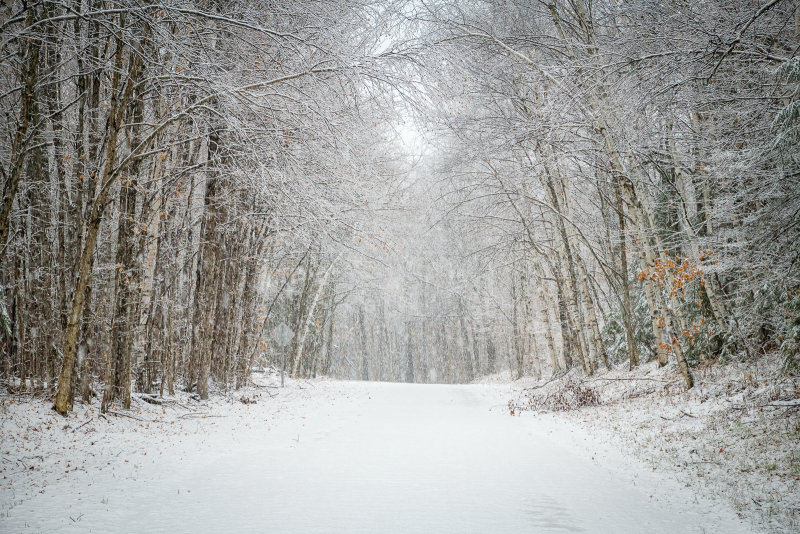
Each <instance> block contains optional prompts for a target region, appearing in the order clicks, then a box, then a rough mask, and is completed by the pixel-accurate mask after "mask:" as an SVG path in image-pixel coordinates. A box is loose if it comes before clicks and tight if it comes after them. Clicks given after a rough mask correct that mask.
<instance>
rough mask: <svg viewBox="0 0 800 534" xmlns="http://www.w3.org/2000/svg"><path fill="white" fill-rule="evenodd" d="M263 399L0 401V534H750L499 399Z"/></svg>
mask: <svg viewBox="0 0 800 534" xmlns="http://www.w3.org/2000/svg"><path fill="white" fill-rule="evenodd" d="M259 381H260V383H261V384H262V386H261V387H257V388H250V389H249V390H248V391H245V392H237V393H235V394H234V393H230V394H228V395H220V396H217V397H214V398H212V400H210V401H208V402H198V401H193V400H191V399H190V398H189V397H188V395H186V394H180V395H178V396H177V397H170V398H168V399H169V400H171V401H172V402H171V403H170V404H168V405H165V406H153V405H150V404H146V403H143V402H141V401H139V402H136V403H135V405H134V409H133V410H131V412H129V415H130V416H132V417H135V418H136V419H132V418H131V417H125V416H110V417H108V419H103V418H99V417H98V414H97V412H96V411H94V412H92V411H91V410H90V409H89V408H84V407H79V408H77V409H76V412H75V414H74V415H73V416H71V417H70V418H68V419H66V420H65V419H63V418H61V417H60V416H57V415H56V414H55V413H53V412H51V411H50V410H49V405H48V404H47V403H46V402H42V400H32V399H24V398H18V397H8V396H6V397H3V398H2V407H0V414H1V415H0V417H1V419H0V421H1V422H2V431H1V432H2V433H1V434H0V438H2V451H0V452H2V454H0V457H2V458H3V461H2V465H1V466H0V468H2V469H3V471H2V475H3V477H4V478H3V480H2V486H0V512H2V517H0V531H1V532H113V531H126V532H143V531H147V532H170V533H172V532H189V531H193V532H234V531H235V532H618V533H625V532H631V533H633V532H677V531H680V532H726V533H739V532H755V531H757V530H755V529H754V528H753V527H752V526H751V525H750V523H749V522H747V521H743V520H742V519H740V518H739V517H738V516H737V514H736V513H735V512H734V511H733V510H732V509H731V508H730V507H729V506H727V505H725V504H724V503H722V502H720V501H719V500H713V499H709V498H705V497H702V496H700V495H698V494H697V492H696V491H695V489H694V488H692V487H686V486H685V485H684V484H681V483H678V482H676V481H675V480H674V479H673V478H672V477H670V476H665V475H664V474H663V473H661V472H659V471H654V470H653V469H652V468H651V467H650V466H649V465H647V464H646V463H643V462H641V461H639V460H637V459H635V458H633V457H631V456H630V455H624V454H623V453H622V451H621V450H619V449H618V448H615V447H614V446H613V445H611V444H609V443H608V442H604V441H603V440H598V439H596V438H594V437H592V435H590V434H589V433H588V432H587V431H586V430H585V429H584V428H582V427H581V425H579V424H577V423H576V422H571V421H570V420H569V419H568V418H565V417H563V416H561V415H553V414H541V415H534V414H531V413H524V414H523V415H522V416H519V417H511V416H510V415H509V413H508V410H507V408H506V401H507V400H508V398H509V396H510V395H511V394H512V393H513V391H512V386H509V385H504V384H475V385H412V384H390V383H370V382H335V381H326V380H316V381H313V382H307V381H294V380H290V381H287V387H286V388H285V389H277V388H273V387H269V388H267V387H264V386H265V385H267V384H270V385H274V384H275V383H276V378H275V376H274V375H271V376H265V377H261V378H260V379H259ZM243 397H245V398H246V400H255V401H256V403H255V404H244V403H243V402H240V400H241V399H242V398H243ZM12 401H13V404H12ZM119 413H124V412H122V411H120V412H119ZM87 421H88V422H87ZM83 423H86V424H84V425H83V426H79V425H81V424H83ZM73 430H74V432H73ZM25 436H27V439H25Z"/></svg>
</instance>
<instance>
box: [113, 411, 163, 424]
mask: <svg viewBox="0 0 800 534" xmlns="http://www.w3.org/2000/svg"><path fill="white" fill-rule="evenodd" d="M106 413H110V414H111V415H116V416H117V417H128V418H130V419H134V420H136V421H142V422H144V423H150V422H152V421H147V420H145V419H142V418H141V417H136V416H135V415H131V414H129V413H122V412H114V411H112V410H108V411H107V412H106Z"/></svg>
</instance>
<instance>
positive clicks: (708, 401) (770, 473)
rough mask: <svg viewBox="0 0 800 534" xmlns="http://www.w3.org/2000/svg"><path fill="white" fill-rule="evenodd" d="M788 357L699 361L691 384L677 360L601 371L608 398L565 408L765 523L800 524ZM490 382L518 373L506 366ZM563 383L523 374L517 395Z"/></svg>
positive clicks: (798, 428)
mask: <svg viewBox="0 0 800 534" xmlns="http://www.w3.org/2000/svg"><path fill="white" fill-rule="evenodd" d="M780 363H781V362H780V359H778V358H777V357H774V356H772V357H765V358H762V360H761V361H759V362H756V363H755V364H754V363H753V362H748V363H747V364H746V365H744V364H741V365H740V364H737V363H729V364H727V365H717V364H712V365H708V366H703V367H700V368H696V369H695V370H694V373H695V379H696V382H697V385H696V387H695V388H693V389H692V390H690V391H686V390H685V388H684V387H683V381H682V378H681V377H680V375H679V373H678V370H677V369H676V367H675V366H674V365H670V366H667V367H665V368H663V369H658V368H657V365H656V363H655V362H652V363H650V364H646V365H642V366H640V367H639V368H637V369H636V370H635V371H633V372H628V371H627V370H625V369H619V370H615V371H612V372H610V373H604V372H601V373H600V374H599V375H598V376H596V377H592V378H588V379H585V378H584V379H581V382H582V384H583V386H585V387H589V388H592V389H593V390H595V391H596V392H597V393H598V395H599V397H600V401H601V404H600V405H599V406H594V407H586V408H580V409H577V410H573V411H566V412H560V413H558V414H557V417H558V418H559V419H560V420H563V421H564V422H565V424H568V425H576V426H578V427H579V428H580V431H581V432H587V433H589V434H590V435H592V436H593V438H594V439H595V440H596V441H598V442H599V443H602V444H604V445H605V446H608V447H613V448H617V449H620V450H628V451H631V453H632V454H633V455H634V456H635V457H636V458H637V459H639V460H640V461H643V462H644V463H645V464H646V465H649V466H651V469H652V470H654V471H657V472H659V473H662V474H663V475H664V476H670V477H673V478H674V479H675V480H678V481H680V482H681V483H682V484H684V485H685V486H687V487H691V488H693V489H694V490H695V491H696V492H698V493H702V494H704V495H707V496H709V497H711V498H716V499H719V500H720V501H723V502H727V503H729V504H730V505H731V506H733V508H734V510H736V512H737V513H738V514H739V515H741V516H742V517H745V518H748V520H750V521H752V522H754V523H755V524H756V525H758V528H760V529H763V530H764V531H768V532H780V533H784V532H785V533H790V532H800V381H798V379H797V378H796V377H794V378H792V377H787V376H784V375H782V374H781V373H780ZM490 382H494V383H498V382H510V381H509V380H508V378H507V376H506V377H504V376H501V375H498V376H495V377H493V379H492V380H490ZM563 382H564V380H563V379H562V380H559V381H554V382H550V383H548V384H546V385H544V386H542V382H539V383H536V382H534V381H533V380H532V379H528V378H526V379H523V380H520V381H516V382H514V383H513V384H512V387H514V389H515V390H516V394H515V395H513V397H512V398H513V399H514V401H513V403H517V404H521V403H524V402H526V401H528V400H529V399H530V397H531V396H533V397H535V398H536V399H538V400H539V401H542V400H544V399H546V398H547V397H548V396H550V398H552V397H553V396H554V394H555V393H556V392H557V391H558V389H559V388H560V387H561V385H562V384H563ZM532 388H535V389H532ZM525 416H529V417H536V416H537V415H536V412H534V413H531V412H525Z"/></svg>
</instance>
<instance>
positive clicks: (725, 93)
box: [0, 0, 800, 414]
mask: <svg viewBox="0 0 800 534" xmlns="http://www.w3.org/2000/svg"><path fill="white" fill-rule="evenodd" d="M0 9H2V14H0V112H1V113H2V119H0V181H1V182H2V200H1V201H0V202H1V204H0V380H2V381H3V383H4V385H5V387H6V388H8V389H9V390H10V391H13V392H15V393H30V394H34V395H37V396H41V397H43V398H46V399H51V400H52V402H53V405H54V406H53V407H54V409H55V410H56V411H57V412H59V413H61V414H66V413H68V412H69V411H71V410H72V409H73V407H74V406H75V405H77V404H78V403H90V402H99V403H100V405H101V407H102V410H103V411H105V410H107V409H109V407H110V406H112V405H114V404H116V405H119V406H122V407H124V408H128V407H130V403H131V395H132V392H144V393H151V394H161V395H164V394H170V393H174V392H175V391H176V390H178V389H180V390H185V391H190V392H193V393H195V394H196V395H197V396H198V397H199V398H200V399H207V398H208V397H209V396H210V395H214V394H215V392H218V391H229V390H234V389H237V388H240V387H242V386H244V385H246V384H248V381H249V380H250V375H251V373H252V372H253V371H254V370H257V369H265V368H270V367H271V368H276V367H280V365H281V351H280V347H279V346H278V344H277V343H276V342H275V340H274V336H273V335H272V333H273V332H274V329H275V328H276V327H277V326H278V325H280V324H282V323H285V324H287V325H288V326H289V327H290V328H291V330H292V332H293V333H294V336H293V338H292V340H291V342H290V343H289V345H288V346H287V347H286V352H285V362H286V363H285V367H286V372H287V373H288V374H289V375H290V376H292V377H315V376H318V375H326V376H332V377H338V378H345V379H356V380H370V381H399V382H403V381H405V382H421V383H428V382H441V383H465V382H470V381H473V380H475V379H476V378H478V377H481V376H484V375H490V374H493V373H497V372H499V371H501V370H505V369H508V370H510V371H511V373H512V375H513V376H514V377H517V378H519V377H523V376H532V377H534V378H548V377H550V376H552V375H558V374H560V373H564V372H566V371H568V370H575V372H577V373H580V374H582V375H592V374H594V373H596V372H598V370H604V369H612V368H620V367H623V368H631V369H635V368H636V367H637V366H639V365H641V364H642V363H644V362H649V361H653V360H656V361H657V362H658V363H659V365H663V366H667V365H670V366H675V372H676V376H680V377H681V380H682V384H683V386H684V387H685V388H692V387H693V386H694V385H695V383H696V379H695V374H696V373H695V372H693V370H694V369H696V368H697V367H698V366H703V365H707V364H708V363H709V362H720V363H724V362H731V361H735V362H740V363H742V362H743V363H744V364H745V365H747V363H748V362H752V361H756V360H757V359H758V358H760V357H762V356H763V355H765V354H777V355H778V357H779V358H780V359H781V366H782V372H784V373H787V374H796V373H797V372H798V368H800V360H799V359H798V350H800V150H799V149H800V95H799V94H798V91H799V90H800V55H798V49H800V2H798V1H797V0H708V1H706V0H703V1H696V0H695V1H684V0H631V1H627V0H625V1H618V0H493V1H484V0H384V1H377V0H376V1H371V0H349V1H339V0H297V1H291V2H283V1H273V0H260V1H253V0H236V1H222V0H219V1H216V0H176V1H166V2H152V3H151V2H144V1H135V0H27V1H19V0H5V1H4V2H3V5H2V6H1V7H0ZM93 399H94V400H93Z"/></svg>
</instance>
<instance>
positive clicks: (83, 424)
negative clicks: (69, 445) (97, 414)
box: [72, 417, 92, 432]
mask: <svg viewBox="0 0 800 534" xmlns="http://www.w3.org/2000/svg"><path fill="white" fill-rule="evenodd" d="M91 422H92V418H91V417H90V418H89V419H87V420H86V421H84V422H83V423H81V424H79V425H78V426H76V427H75V428H73V429H72V432H75V431H76V430H78V429H79V428H81V427H83V426H86V425H88V424H89V423H91Z"/></svg>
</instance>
